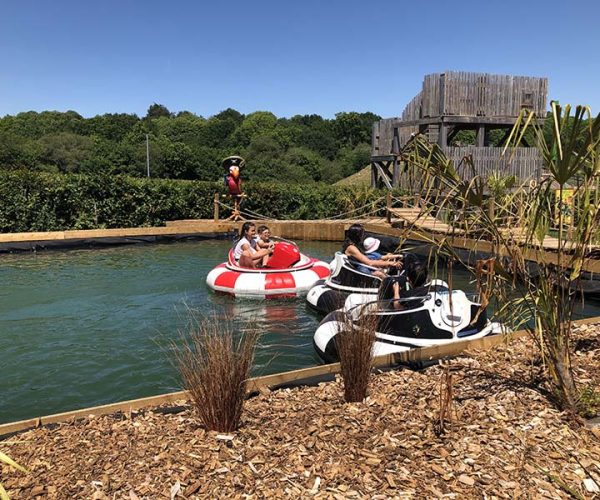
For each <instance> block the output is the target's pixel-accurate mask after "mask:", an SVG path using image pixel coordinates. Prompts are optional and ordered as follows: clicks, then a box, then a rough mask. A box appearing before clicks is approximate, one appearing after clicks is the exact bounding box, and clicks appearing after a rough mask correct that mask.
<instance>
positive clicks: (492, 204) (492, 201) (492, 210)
mask: <svg viewBox="0 0 600 500" xmlns="http://www.w3.org/2000/svg"><path fill="white" fill-rule="evenodd" d="M488 217H489V218H490V220H491V221H493V220H494V218H495V217H496V198H494V197H493V196H490V197H489V198H488Z"/></svg>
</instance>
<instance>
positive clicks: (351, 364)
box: [335, 310, 378, 403]
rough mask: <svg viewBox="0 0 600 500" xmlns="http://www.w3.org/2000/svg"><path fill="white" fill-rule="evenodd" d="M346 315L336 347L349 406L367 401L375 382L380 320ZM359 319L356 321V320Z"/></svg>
mask: <svg viewBox="0 0 600 500" xmlns="http://www.w3.org/2000/svg"><path fill="white" fill-rule="evenodd" d="M353 312H354V313H355V314H352V313H351V312H349V313H347V314H345V315H344V318H343V320H342V321H341V324H340V330H339V333H338V334H337V335H336V336H335V345H336V349H337V352H338V356H339V358H340V365H341V375H342V381H343V384H344V400H345V401H346V402H347V403H355V402H360V401H363V400H364V399H365V398H366V397H367V389H368V386H369V381H370V379H371V367H372V364H373V343H374V342H375V329H376V327H377V319H378V318H377V316H375V315H373V314H364V312H363V313H360V312H358V311H356V310H355V311H353ZM355 315H356V316H357V317H356V318H355V317H354V316H355Z"/></svg>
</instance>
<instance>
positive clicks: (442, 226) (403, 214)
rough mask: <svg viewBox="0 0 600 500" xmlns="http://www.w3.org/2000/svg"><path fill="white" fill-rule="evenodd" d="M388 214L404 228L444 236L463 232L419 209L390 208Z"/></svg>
mask: <svg viewBox="0 0 600 500" xmlns="http://www.w3.org/2000/svg"><path fill="white" fill-rule="evenodd" d="M390 213H391V214H392V216H394V217H396V218H398V219H400V221H401V223H404V224H403V225H404V226H406V225H409V226H413V227H416V228H419V229H424V230H425V231H431V232H434V233H444V234H464V232H465V231H464V230H463V229H459V228H456V227H453V226H451V225H449V224H446V223H445V222H442V221H441V220H439V219H437V218H435V217H433V216H432V215H431V214H429V213H428V212H426V211H423V210H422V209H420V208H391V209H390Z"/></svg>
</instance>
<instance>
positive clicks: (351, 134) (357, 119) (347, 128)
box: [333, 111, 381, 147]
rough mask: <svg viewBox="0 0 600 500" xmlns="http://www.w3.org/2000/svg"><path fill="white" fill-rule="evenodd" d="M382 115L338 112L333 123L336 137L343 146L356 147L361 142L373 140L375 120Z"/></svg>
mask: <svg viewBox="0 0 600 500" xmlns="http://www.w3.org/2000/svg"><path fill="white" fill-rule="evenodd" d="M380 119H381V117H380V116H378V115H375V114H373V113H357V112H355V111H351V112H349V113H336V115H335V121H334V123H333V130H334V134H335V138H336V139H337V141H338V143H339V144H340V145H342V146H351V147H354V146H356V145H358V144H360V143H361V142H365V143H370V142H371V128H372V125H373V122H375V121H377V120H380Z"/></svg>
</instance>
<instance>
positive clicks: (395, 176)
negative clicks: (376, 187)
mask: <svg viewBox="0 0 600 500" xmlns="http://www.w3.org/2000/svg"><path fill="white" fill-rule="evenodd" d="M392 165H393V170H392V187H395V188H397V187H398V184H400V167H399V165H398V157H397V156H396V157H395V158H394V161H393V163H392Z"/></svg>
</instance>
